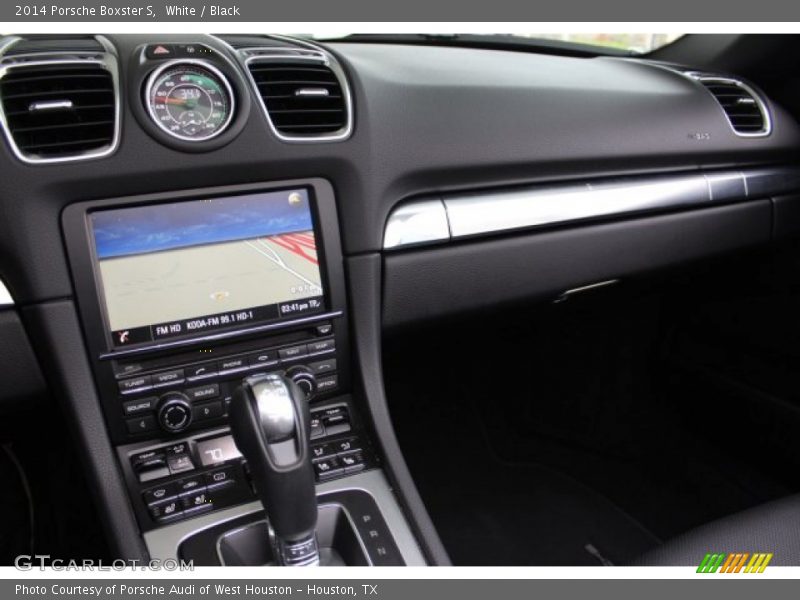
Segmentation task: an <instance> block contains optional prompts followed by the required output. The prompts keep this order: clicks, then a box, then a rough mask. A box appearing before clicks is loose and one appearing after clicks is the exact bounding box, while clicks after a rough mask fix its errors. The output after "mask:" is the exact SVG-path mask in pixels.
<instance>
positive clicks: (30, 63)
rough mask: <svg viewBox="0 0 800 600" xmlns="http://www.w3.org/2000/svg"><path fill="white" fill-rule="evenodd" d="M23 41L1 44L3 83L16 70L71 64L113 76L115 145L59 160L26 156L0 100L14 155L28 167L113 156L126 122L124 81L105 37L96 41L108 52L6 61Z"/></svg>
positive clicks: (30, 56)
mask: <svg viewBox="0 0 800 600" xmlns="http://www.w3.org/2000/svg"><path fill="white" fill-rule="evenodd" d="M20 39H21V38H11V41H10V42H7V41H4V42H0V80H2V79H3V77H5V76H6V74H8V72H9V71H11V70H13V69H24V68H26V67H39V66H45V65H68V64H78V65H85V64H97V65H100V66H101V67H102V68H104V69H106V70H107V71H108V72H109V73H110V74H111V81H112V90H113V93H114V135H113V137H112V139H111V142H110V143H109V144H108V145H106V146H104V147H102V148H99V149H96V150H89V151H83V152H79V153H77V154H72V155H69V156H59V157H55V158H41V157H37V156H36V155H29V154H25V153H24V152H22V150H20V149H19V147H18V146H17V143H16V141H15V140H14V136H13V135H11V131H10V130H9V128H8V121H7V119H6V115H5V110H4V109H3V102H2V100H0V128H2V130H3V135H4V136H5V138H6V141H7V142H8V145H9V147H10V148H11V151H12V152H13V153H14V156H16V157H17V158H18V159H19V160H21V161H22V162H24V163H27V164H37V165H38V164H58V163H66V162H75V161H79V160H90V159H94V158H103V157H106V156H109V155H111V154H113V153H114V152H115V151H116V150H117V147H118V146H119V140H120V126H121V122H122V107H121V104H122V102H121V96H120V78H119V68H118V65H117V57H116V54H115V53H114V48H113V46H112V45H111V44H110V42H108V40H106V39H105V38H103V37H101V36H96V37H95V39H96V40H97V41H98V42H99V43H100V44H101V45H102V46H103V48H104V49H105V51H104V52H68V51H67V52H60V53H46V54H41V55H39V54H20V55H14V56H13V57H9V58H8V59H3V54H4V53H5V52H7V51H8V49H9V48H11V46H12V45H13V44H14V43H16V42H17V41H19V40H20Z"/></svg>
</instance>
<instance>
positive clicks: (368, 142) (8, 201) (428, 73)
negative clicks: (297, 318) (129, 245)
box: [0, 34, 800, 304]
mask: <svg viewBox="0 0 800 600" xmlns="http://www.w3.org/2000/svg"><path fill="white" fill-rule="evenodd" d="M106 38H107V39H108V41H109V43H110V45H111V46H113V48H114V50H115V52H116V54H117V58H118V63H119V77H120V87H121V94H120V98H121V135H120V139H119V146H118V148H117V149H116V151H115V152H114V153H113V154H111V155H110V156H107V157H104V158H98V159H96V160H86V161H80V162H72V163H65V164H49V165H29V164H25V163H23V162H21V161H20V160H18V159H17V158H16V157H15V156H14V155H13V153H12V151H11V149H10V148H9V146H8V144H6V143H3V144H2V148H0V171H1V172H2V174H3V176H2V177H0V214H1V215H2V218H0V254H2V256H3V257H4V260H3V261H2V263H1V264H0V277H2V278H3V279H4V280H5V281H6V283H7V284H8V287H9V288H10V289H11V292H12V294H13V295H14V297H15V299H16V300H17V301H18V302H20V303H22V304H25V303H32V302H37V301H43V300H47V299H53V298H60V297H66V296H70V295H71V294H72V284H71V281H70V277H69V272H68V269H67V264H66V260H65V256H64V248H63V241H62V236H61V231H60V229H59V221H60V219H59V215H60V213H61V211H62V210H63V209H64V207H65V206H67V205H68V204H71V203H74V202H78V201H85V200H93V199H100V198H113V197H119V196H130V195H136V194H150V193H160V194H168V193H169V192H171V191H180V190H186V189H198V188H204V187H212V186H220V185H233V184H251V183H256V182H269V181H278V180H288V179H304V178H314V177H319V178H323V179H326V180H328V181H329V182H330V183H331V184H332V186H333V188H334V190H335V193H336V196H337V201H338V211H339V219H340V229H341V236H342V244H343V249H344V252H345V254H346V255H354V254H360V253H368V252H377V251H379V250H380V248H381V245H382V237H383V230H384V225H385V222H386V218H387V215H388V214H389V212H390V211H391V209H392V208H393V207H394V206H396V205H397V203H398V202H400V201H401V200H403V199H405V198H408V197H412V196H416V195H421V194H431V193H443V192H453V191H458V190H465V189H474V188H484V187H487V188H489V187H494V186H506V185H515V184H522V183H537V182H548V181H561V180H583V179H587V178H592V179H597V178H602V177H606V176H618V175H629V174H638V173H667V172H676V171H690V170H696V169H698V168H723V167H741V166H744V165H758V164H769V163H778V162H781V161H785V160H786V159H787V157H790V156H792V155H793V153H794V152H795V149H796V148H797V146H798V143H799V142H800V130H798V127H797V125H796V124H795V122H794V120H793V119H792V117H791V116H790V115H788V113H786V112H785V111H783V110H782V109H781V107H779V106H777V105H775V104H772V103H769V111H770V115H771V118H772V123H773V130H772V133H771V134H770V135H769V136H766V137H760V138H744V137H740V136H737V135H736V134H735V133H734V132H733V130H732V129H731V127H730V125H729V123H728V122H727V120H726V119H725V116H724V114H723V113H722V112H721V110H720V108H719V106H718V105H717V103H716V101H715V100H714V98H713V97H712V96H711V95H710V94H709V93H708V92H707V90H705V89H703V87H702V86H700V85H699V84H698V83H697V82H694V81H692V80H690V79H688V78H687V77H685V76H683V75H682V74H680V73H678V72H676V71H674V70H671V69H667V68H663V67H662V66H659V65H655V64H653V63H648V62H646V61H643V60H632V59H619V58H604V57H600V58H571V57H563V56H550V55H539V54H531V53H522V52H508V51H500V50H481V49H468V48H446V47H431V46H403V45H391V44H364V43H359V44H347V43H336V44H330V45H327V46H326V47H325V48H326V49H327V51H329V52H330V53H331V54H333V55H334V56H335V57H336V58H337V59H338V61H339V63H340V64H341V66H342V69H343V71H344V73H345V75H346V77H347V80H346V81H347V84H348V86H349V88H350V90H351V92H352V110H353V129H352V134H351V135H350V136H349V137H348V138H346V139H342V140H338V141H326V142H317V143H302V144H301V143H291V142H287V141H285V140H281V139H279V138H278V137H277V136H276V135H275V132H274V130H273V129H272V128H271V127H270V123H269V122H268V121H267V119H266V118H265V115H264V113H263V112H262V111H260V110H256V106H257V105H258V103H259V102H260V101H259V99H258V98H256V97H255V94H254V93H253V92H252V90H251V88H250V87H248V86H247V85H244V82H245V80H246V77H247V74H246V72H245V69H244V67H243V65H242V64H241V63H238V62H236V60H235V59H236V55H235V50H234V49H233V48H232V47H231V46H230V45H229V44H227V43H225V42H223V41H222V40H221V39H220V38H217V37H214V36H198V35H192V36H176V35H159V34H153V35H147V36H144V35H109V36H106ZM256 39H263V40H264V45H265V46H270V45H279V46H286V45H287V44H289V43H288V42H286V41H285V40H270V39H269V38H256ZM251 42H252V40H251ZM157 43H202V44H205V45H207V46H208V47H210V48H212V49H213V50H214V51H215V52H217V53H219V54H220V56H222V57H224V58H225V60H227V61H229V62H230V70H229V73H230V74H231V76H232V77H239V78H241V81H239V83H240V84H241V88H240V90H247V91H246V92H241V91H240V92H239V93H240V94H241V93H247V94H248V95H252V98H250V97H248V98H247V100H248V101H251V104H252V108H251V110H249V111H248V112H247V113H246V116H245V118H243V122H242V123H241V127H240V128H239V129H238V130H237V131H236V132H235V135H231V136H230V139H226V140H224V143H221V144H220V146H219V147H217V148H213V149H210V150H209V151H206V152H185V151H183V150H182V149H180V148H176V147H174V146H169V145H166V144H164V143H161V142H160V141H159V140H158V139H156V138H155V137H154V136H153V135H152V134H151V133H150V132H148V131H147V130H146V128H144V127H143V126H142V124H141V119H140V117H139V116H137V114H136V111H137V110H141V107H140V106H136V103H137V101H138V99H140V98H141V95H140V93H139V92H140V91H139V90H138V88H137V86H138V81H139V80H138V78H137V77H138V72H139V70H140V64H139V63H138V62H137V61H139V60H140V54H139V52H140V49H141V47H142V45H143V44H157Z"/></svg>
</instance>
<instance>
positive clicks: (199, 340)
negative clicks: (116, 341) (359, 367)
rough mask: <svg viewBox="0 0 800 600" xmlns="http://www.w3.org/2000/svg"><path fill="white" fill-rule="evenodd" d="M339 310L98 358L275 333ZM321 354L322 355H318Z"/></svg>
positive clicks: (339, 313) (335, 315)
mask: <svg viewBox="0 0 800 600" xmlns="http://www.w3.org/2000/svg"><path fill="white" fill-rule="evenodd" d="M342 314H343V313H342V311H341V310H334V311H331V312H325V313H320V314H318V315H311V316H308V317H302V318H299V319H292V320H291V321H280V322H278V323H265V324H264V325H256V326H254V327H247V328H245V329H236V330H234V331H223V332H220V333H214V334H211V335H204V336H202V337H195V338H191V339H186V340H174V341H171V342H163V343H161V344H151V345H149V346H139V347H138V348H123V349H121V350H114V351H112V352H106V353H105V354H101V355H100V356H98V358H99V359H100V360H114V359H117V358H127V357H129V356H137V355H139V354H148V353H150V352H156V351H158V350H166V349H172V348H182V347H184V346H197V345H201V344H204V343H207V342H215V341H218V340H226V339H229V338H236V337H241V336H244V335H249V334H252V333H260V332H262V331H275V330H280V329H286V328H287V327H294V326H297V325H305V324H308V323H316V322H317V321H324V320H326V319H336V318H338V317H341V316H342ZM320 354H322V353H320Z"/></svg>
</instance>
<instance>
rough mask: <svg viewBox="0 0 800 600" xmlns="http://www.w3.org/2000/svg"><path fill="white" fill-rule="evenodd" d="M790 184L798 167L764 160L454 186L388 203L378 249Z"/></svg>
mask: <svg viewBox="0 0 800 600" xmlns="http://www.w3.org/2000/svg"><path fill="white" fill-rule="evenodd" d="M797 190H800V168H798V167H764V168H752V169H749V170H747V171H741V170H737V171H712V172H707V173H706V172H695V173H690V174H681V175H671V176H658V177H649V178H647V177H644V178H643V177H638V178H634V177H631V178H628V179H616V180H606V181H600V182H597V183H592V182H590V183H567V184H553V185H537V186H529V187H524V188H516V189H507V190H498V191H489V192H467V193H458V194H451V195H446V196H444V197H442V198H433V199H431V198H426V199H420V200H414V201H411V202H408V203H405V204H401V205H400V206H398V207H397V208H395V209H394V210H393V211H392V212H391V213H390V215H389V218H388V219H387V222H386V228H385V230H384V238H383V249H384V250H394V249H397V248H405V247H408V246H414V245H418V244H423V243H442V242H447V241H450V240H452V239H457V238H467V237H472V236H479V235H487V234H491V233H497V232H509V231H516V230H521V229H532V228H536V227H545V226H552V225H562V224H567V223H577V222H581V221H588V220H591V219H598V218H601V217H620V216H624V215H632V214H640V213H647V212H653V211H659V210H668V209H669V210H672V209H680V208H701V207H704V206H710V205H717V204H721V203H723V202H736V201H743V200H747V199H749V198H766V197H769V196H771V195H776V194H785V193H789V192H792V191H797ZM442 205H443V206H444V208H445V215H444V217H442V215H441V212H440V210H441V209H440V206H442Z"/></svg>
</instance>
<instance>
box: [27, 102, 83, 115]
mask: <svg viewBox="0 0 800 600" xmlns="http://www.w3.org/2000/svg"><path fill="white" fill-rule="evenodd" d="M72 107H73V104H72V100H51V101H50V102H31V104H30V106H28V112H36V111H40V110H45V111H47V110H69V109H71V108H72Z"/></svg>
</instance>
